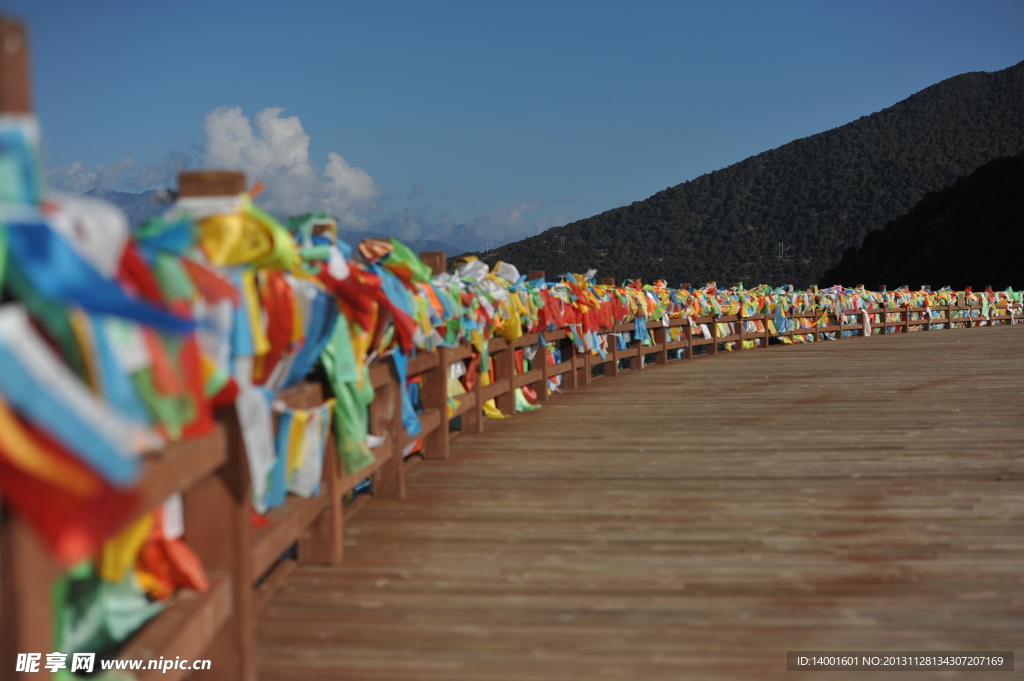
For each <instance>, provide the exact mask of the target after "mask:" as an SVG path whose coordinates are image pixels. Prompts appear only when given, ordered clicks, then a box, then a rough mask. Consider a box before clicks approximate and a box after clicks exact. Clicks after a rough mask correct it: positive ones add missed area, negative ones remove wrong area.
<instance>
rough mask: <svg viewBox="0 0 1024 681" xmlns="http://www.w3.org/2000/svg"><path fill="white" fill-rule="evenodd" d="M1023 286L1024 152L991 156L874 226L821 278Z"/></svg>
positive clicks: (825, 282)
mask: <svg viewBox="0 0 1024 681" xmlns="http://www.w3.org/2000/svg"><path fill="white" fill-rule="evenodd" d="M837 283H839V284H843V285H845V286H857V285H858V284H865V285H867V286H869V287H877V286H881V285H885V286H888V287H889V288H896V287H898V286H903V285H910V286H911V287H913V288H916V287H918V286H921V285H923V284H928V285H931V286H933V287H934V288H940V287H942V286H951V287H953V288H954V289H963V288H965V287H967V286H973V287H974V288H975V289H976V290H979V289H981V288H982V287H984V286H992V287H993V288H995V289H997V290H998V289H1005V288H1007V287H1012V288H1014V289H1016V290H1021V289H1022V288H1024V155H1022V156H1013V157H1000V158H997V159H994V160H992V161H989V162H988V163H986V164H985V165H983V166H981V167H980V168H978V169H977V170H975V171H974V172H973V173H971V174H970V175H967V176H966V177H962V178H960V179H959V180H957V181H955V182H953V183H952V184H950V185H949V186H947V187H945V188H944V189H941V190H939V191H937V192H933V193H930V194H927V195H926V196H925V197H924V198H923V199H921V201H919V202H918V203H917V205H915V206H914V209H913V210H912V211H910V212H909V213H906V214H905V215H901V216H900V217H898V218H896V219H895V220H892V221H891V222H889V223H888V224H886V225H885V227H884V228H883V229H880V230H875V231H872V232H869V233H868V235H867V236H866V237H865V238H864V242H863V243H862V244H861V246H860V247H859V248H849V249H847V250H846V251H845V252H844V253H843V258H842V260H840V261H839V263H838V264H837V265H836V266H835V267H832V268H830V269H829V270H828V271H827V272H825V274H824V275H823V276H822V279H821V285H822V286H831V285H834V284H837Z"/></svg>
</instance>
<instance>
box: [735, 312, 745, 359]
mask: <svg viewBox="0 0 1024 681" xmlns="http://www.w3.org/2000/svg"><path fill="white" fill-rule="evenodd" d="M736 335H737V336H739V340H738V341H736V351H737V352H739V351H741V350H743V340H744V338H745V337H746V333H745V332H744V330H743V310H742V309H741V310H740V311H739V312H738V313H737V314H736Z"/></svg>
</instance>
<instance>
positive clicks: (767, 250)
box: [483, 61, 1024, 285]
mask: <svg viewBox="0 0 1024 681" xmlns="http://www.w3.org/2000/svg"><path fill="white" fill-rule="evenodd" d="M1021 151H1024V61H1022V62H1020V63H1018V64H1016V65H1014V66H1011V67H1008V68H1006V69H1003V70H1001V71H995V72H984V71H977V72H971V73H965V74H961V75H958V76H954V77H952V78H948V79H946V80H943V81H941V82H939V83H935V84H933V85H930V86H928V87H926V88H924V89H922V90H920V91H918V92H916V93H914V94H912V95H910V96H909V97H907V98H905V99H903V100H901V101H899V102H897V103H896V104H893V105H892V106H890V107H887V108H885V109H882V110H881V111H878V112H875V113H872V114H870V115H867V116H862V117H860V118H858V119H856V120H854V121H851V122H850V123H847V124H845V125H842V126H838V127H836V128H832V129H830V130H826V131H823V132H819V133H816V134H814V135H810V136H807V137H804V138H800V139H797V140H793V141H792V142H789V143H787V144H784V145H782V146H780V147H776V148H775V149H770V150H767V151H764V152H761V153H759V154H756V155H754V156H751V157H749V158H747V159H745V160H743V161H740V162H738V163H735V164H733V165H731V166H727V167H726V168H722V169H718V170H715V171H712V172H710V173H706V174H704V175H701V176H700V177H697V178H694V179H692V180H689V181H687V182H683V183H681V184H679V185H675V186H673V187H669V188H667V189H665V190H662V191H660V192H657V193H656V194H654V195H653V196H651V197H649V198H647V199H644V200H642V201H636V202H633V203H632V204H630V205H628V206H622V207H619V208H614V209H611V210H609V211H605V212H604V213H601V214H599V215H596V216H592V217H590V218H586V219H583V220H578V221H576V222H573V223H570V224H568V225H565V226H563V227H555V228H552V229H549V230H547V231H545V232H542V233H541V234H539V235H537V236H534V237H530V238H527V239H523V240H521V241H518V242H513V243H510V244H506V245H504V246H501V247H498V248H496V249H493V250H492V251H491V252H489V253H487V254H484V255H483V257H484V258H485V259H486V260H488V261H495V260H506V261H509V262H512V263H514V264H515V265H516V266H517V267H519V268H520V269H536V270H545V271H548V272H549V273H552V274H555V273H563V272H567V271H584V270H586V269H588V268H590V267H596V268H597V269H598V272H599V276H612V277H615V278H617V279H626V278H631V279H632V278H642V279H645V280H651V279H655V278H664V279H667V280H669V283H671V284H673V285H674V284H678V283H680V282H683V281H690V282H692V283H698V282H699V283H703V282H705V281H718V282H720V283H727V284H732V283H737V282H742V281H746V282H748V283H754V284H760V283H771V284H776V285H779V284H790V283H792V284H797V285H809V284H811V283H812V282H816V281H817V280H818V279H819V278H820V277H821V275H822V274H823V273H824V272H825V270H826V269H828V267H830V266H831V265H833V264H835V263H836V262H838V261H839V259H840V257H841V255H842V253H843V251H844V250H845V249H847V248H849V247H853V246H856V245H858V244H859V243H860V242H861V241H862V239H863V237H864V236H865V235H866V234H867V233H868V232H869V231H871V230H873V229H877V228H879V227H881V226H882V225H884V224H886V223H887V222H888V221H890V220H892V219H894V218H896V217H897V216H899V215H901V214H903V213H905V212H907V211H909V210H910V209H911V208H912V207H913V206H914V204H916V203H917V202H918V201H919V200H920V199H921V198H923V197H924V195H926V194H927V193H929V192H932V191H937V190H939V189H941V188H942V187H944V186H946V185H947V184H949V183H950V182H952V181H953V180H955V179H956V178H958V177H960V176H963V175H967V174H969V173H970V172H972V171H973V170H975V169H976V168H978V167H979V166H981V165H982V164H984V163H985V162H987V161H990V160H992V159H993V158H996V157H998V156H1009V155H1015V154H1017V153H1020V152H1021ZM562 237H565V251H564V252H562V251H561V250H560V249H561V244H562ZM780 248H781V249H782V253H781V255H780V253H779V249H780Z"/></svg>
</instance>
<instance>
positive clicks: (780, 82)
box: [3, 0, 1024, 242]
mask: <svg viewBox="0 0 1024 681" xmlns="http://www.w3.org/2000/svg"><path fill="white" fill-rule="evenodd" d="M3 9H4V11H6V12H8V13H11V14H14V15H15V16H18V17H20V18H22V19H24V20H26V21H27V23H28V24H29V28H30V31H31V34H30V35H31V43H32V49H33V59H34V82H35V95H36V108H37V111H38V114H39V117H40V119H41V122H42V124H43V130H44V134H45V137H46V144H47V163H48V165H49V166H50V167H51V168H52V169H54V172H53V173H52V175H51V178H50V179H51V183H52V184H54V185H55V186H58V187H63V188H64V189H66V190H72V191H81V190H85V189H88V188H90V187H92V186H103V187H106V188H117V189H126V190H131V191H139V190H141V189H143V188H146V187H148V186H167V185H168V183H169V182H170V181H171V178H172V176H173V172H174V170H176V169H177V168H178V167H180V166H181V165H184V164H190V165H192V166H198V165H201V164H204V163H205V164H207V165H211V164H212V165H217V164H223V163H227V162H237V163H238V164H241V165H243V166H246V167H247V168H248V169H249V170H250V174H261V175H262V176H264V179H265V181H266V184H267V186H268V193H267V195H266V196H265V197H264V200H265V201H267V202H269V203H270V204H271V205H272V207H275V208H277V209H278V210H279V211H281V212H289V211H293V210H300V209H310V208H317V207H324V208H327V209H329V210H332V211H334V212H335V213H337V214H338V215H339V217H340V218H341V220H342V222H343V224H345V225H346V226H348V227H350V228H360V229H368V228H372V227H374V226H375V225H378V224H379V223H380V222H381V221H382V220H384V221H387V222H386V223H385V224H390V225H392V226H395V225H398V227H396V229H398V228H400V227H401V225H402V224H405V226H406V228H407V229H411V230H413V231H415V230H420V232H424V231H426V232H429V231H430V229H431V228H434V229H435V232H434V233H432V234H433V235H434V236H437V235H441V236H443V235H444V230H443V229H442V227H444V225H448V226H449V227H450V226H451V225H454V224H458V223H466V224H469V225H470V226H472V227H473V228H474V229H476V230H477V232H478V233H479V234H481V235H487V236H488V238H494V239H495V240H496V241H498V242H502V241H506V240H509V239H513V238H519V237H521V236H524V235H526V234H531V233H535V232H537V231H539V230H540V229H543V228H546V227H548V226H552V225H555V224H563V223H564V222H566V221H571V220H573V219H579V218H583V217H587V216H590V215H593V214H596V213H599V212H601V211H604V210H607V209H609V208H612V207H615V206H619V205H623V204H628V203H630V202H632V201H636V200H640V199H643V198H646V197H648V196H650V195H651V194H653V193H654V192H657V191H659V190H661V189H664V188H665V187H668V186H672V185H675V184H678V183H680V182H683V181H686V180H688V179H692V178H694V177H697V176H698V175H701V174H703V173H706V172H709V171H711V170H714V169H716V168H721V167H724V166H727V165H730V164H732V163H735V162H736V161H740V160H742V159H744V158H746V157H748V156H751V155H753V154H757V153H759V152H761V151H764V150H766V149H770V148H773V147H776V146H779V145H781V144H784V143H786V142H788V141H790V140H793V139H796V138H799V137H804V136H807V135H810V134H814V133H817V132H821V131H823V130H827V129H829V128H833V127H836V126H838V125H842V124H844V123H847V122H849V121H851V120H854V119H856V118H858V117H860V116H863V115H867V114H870V113H872V112H874V111H877V110H879V109H882V108H885V107H887V106H890V105H892V104H894V103H895V102H897V101H899V100H901V99H904V98H906V97H907V96H909V95H910V94H912V93H914V92H916V91H918V90H920V89H922V88H924V87H927V86H928V85H931V84H933V83H935V82H938V81H940V80H942V79H944V78H948V77H950V76H954V75H957V74H959V73H964V72H967V71H979V70H983V71H994V70H999V69H1003V68H1006V67H1008V66H1011V65H1013V64H1015V63H1017V62H1019V61H1021V60H1024V3H1022V2H1020V1H1019V0H1017V1H1011V2H984V1H980V0H973V1H971V2H955V3H954V2H936V1H928V2H924V1H922V2H894V1H892V0H890V1H888V2H863V1H858V2H843V3H840V2H825V3H821V2H789V3H782V2H773V3H767V2H636V1H632V2H614V3H612V2H536V3H533V2H506V3H497V2H472V3H458V2H374V3H370V2H364V3H344V2H290V3H284V2H260V1H258V0H248V1H246V2H238V3H232V2H219V1H214V0H207V1H206V2H190V1H188V0H175V2H174V3H155V2H138V1H132V2H82V1H81V0H77V1H74V2H70V1H67V2H65V1H58V0H31V1H18V2H5V3H3ZM274 108H278V109H283V112H278V111H274V110H273V109H274ZM267 109H271V111H265V110H267ZM261 111H262V112H264V113H263V114H260V116H259V117H257V114H259V113H260V112H261ZM295 117H297V118H295ZM304 149H305V151H303V150H304ZM304 154H305V156H304ZM400 223H401V224H400ZM431 226H433V227H431ZM439 229H440V231H437V230H439ZM421 236H422V234H421Z"/></svg>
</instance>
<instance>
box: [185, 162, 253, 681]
mask: <svg viewBox="0 0 1024 681" xmlns="http://www.w3.org/2000/svg"><path fill="white" fill-rule="evenodd" d="M178 191H179V194H180V195H181V196H182V197H199V196H238V195H239V194H241V193H242V192H243V191H245V175H244V174H243V173H240V172H231V171H187V172H182V173H179V175H178ZM219 418H221V419H222V420H223V422H224V425H225V434H226V443H227V448H228V461H227V463H226V464H225V465H224V466H223V467H222V468H221V469H220V470H218V471H217V473H216V474H215V475H212V476H210V477H209V478H206V479H204V480H202V481H200V482H199V483H197V484H196V485H195V486H193V487H192V488H191V489H189V490H186V491H185V493H184V494H183V500H184V510H185V539H186V541H187V542H188V544H189V546H191V547H192V549H193V550H194V551H195V552H196V554H197V555H199V557H200V558H201V559H202V561H203V566H204V567H205V568H206V571H207V572H208V573H209V574H211V575H212V574H215V573H218V572H219V573H223V574H227V575H230V577H231V582H232V584H231V587H232V597H233V600H234V607H233V609H232V614H231V617H230V618H229V619H228V621H227V622H226V623H225V624H224V627H223V628H222V629H221V630H220V633H219V634H218V635H217V636H216V638H215V639H214V641H213V643H212V644H211V646H210V650H209V655H210V659H211V660H212V664H213V668H214V669H222V670H235V669H237V670H240V675H241V678H242V679H246V680H247V681H249V680H253V679H255V678H256V667H255V659H256V655H255V654H256V623H255V607H254V602H253V583H254V582H255V579H256V577H258V575H254V574H253V566H252V529H251V522H250V513H251V511H250V508H251V504H250V497H251V483H250V476H249V465H248V461H247V459H246V454H245V444H244V441H243V439H242V431H241V425H240V424H239V422H238V417H237V415H236V413H235V411H234V410H233V409H231V410H228V411H225V412H222V413H221V414H220V415H219ZM211 519H216V522H211ZM225 674H226V675H230V672H225Z"/></svg>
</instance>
